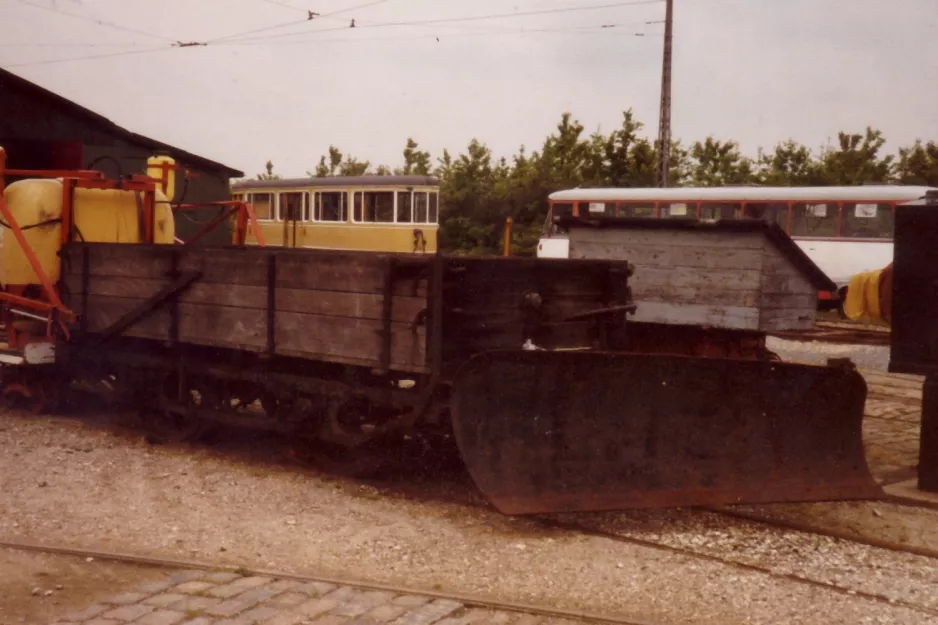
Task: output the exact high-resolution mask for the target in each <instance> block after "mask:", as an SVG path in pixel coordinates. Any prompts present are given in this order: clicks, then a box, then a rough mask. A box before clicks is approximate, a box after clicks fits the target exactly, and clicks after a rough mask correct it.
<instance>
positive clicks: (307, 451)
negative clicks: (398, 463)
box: [289, 439, 393, 478]
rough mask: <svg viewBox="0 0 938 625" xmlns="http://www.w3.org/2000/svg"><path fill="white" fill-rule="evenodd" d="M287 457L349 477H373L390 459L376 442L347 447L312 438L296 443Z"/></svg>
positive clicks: (385, 467) (318, 468)
mask: <svg viewBox="0 0 938 625" xmlns="http://www.w3.org/2000/svg"><path fill="white" fill-rule="evenodd" d="M289 456H290V458H291V459H292V460H294V461H295V462H297V463H299V464H301V465H303V466H305V467H307V468H310V469H314V470H317V471H322V472H324V473H328V474H331V475H339V476H342V477H351V478H368V477H374V476H376V475H378V474H379V473H382V472H384V471H385V470H386V469H387V468H388V467H389V466H390V465H391V464H392V462H393V460H392V459H391V458H389V457H388V454H387V449H381V448H380V447H379V446H378V445H375V444H370V445H363V446H361V447H353V448H348V447H343V446H341V445H335V444H330V443H325V442H322V441H317V440H311V439H303V440H302V441H300V442H299V443H298V444H295V445H294V446H293V447H292V449H291V451H290V453H289Z"/></svg>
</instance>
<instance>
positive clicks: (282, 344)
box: [276, 312, 426, 370]
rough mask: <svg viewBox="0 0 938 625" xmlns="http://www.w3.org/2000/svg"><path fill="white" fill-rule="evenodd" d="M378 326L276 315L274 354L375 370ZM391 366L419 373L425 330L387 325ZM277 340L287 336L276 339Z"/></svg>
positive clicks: (367, 321) (423, 358)
mask: <svg viewBox="0 0 938 625" xmlns="http://www.w3.org/2000/svg"><path fill="white" fill-rule="evenodd" d="M382 327H383V326H382V323H381V322H380V321H377V320H371V319H349V318H343V317H320V316H315V315H301V314H297V313H286V312H281V313H277V320H276V328H277V332H276V336H277V337H278V340H277V343H278V346H277V348H276V351H277V353H281V354H292V355H299V354H305V355H306V357H316V358H317V359H322V360H330V358H331V357H333V356H334V357H340V358H353V359H356V360H360V361H363V362H368V363H369V366H374V367H377V366H379V365H380V361H381V334H380V332H381V330H382ZM391 336H392V338H391V366H392V368H405V370H415V369H416V370H420V369H422V368H423V367H424V366H425V364H426V331H425V330H424V329H423V328H422V327H417V328H416V329H414V328H413V327H412V326H411V325H410V324H406V323H392V324H391ZM280 337H289V338H288V339H286V338H280Z"/></svg>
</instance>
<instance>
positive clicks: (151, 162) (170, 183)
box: [147, 156, 176, 200]
mask: <svg viewBox="0 0 938 625" xmlns="http://www.w3.org/2000/svg"><path fill="white" fill-rule="evenodd" d="M163 163H166V164H167V165H169V168H167V170H166V190H165V191H164V192H163V194H164V195H165V196H166V197H167V198H169V199H170V200H172V199H174V198H175V197H176V170H175V169H172V168H173V167H174V166H175V165H176V161H175V160H173V159H172V158H171V157H169V156H151V157H150V158H148V159H147V176H149V177H150V178H156V179H160V180H161V179H162V178H163V167H162V165H163Z"/></svg>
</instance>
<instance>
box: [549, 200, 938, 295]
mask: <svg viewBox="0 0 938 625" xmlns="http://www.w3.org/2000/svg"><path fill="white" fill-rule="evenodd" d="M929 189H930V187H913V186H902V185H877V186H854V187H758V186H754V187H673V188H606V189H571V190H566V191H558V192H556V193H552V194H551V195H550V196H549V204H550V210H549V211H548V215H547V222H546V224H545V229H544V232H543V233H542V235H541V239H540V242H539V244H538V247H537V255H538V256H539V257H544V258H567V257H568V255H569V242H568V241H567V239H566V236H565V235H564V234H563V233H562V232H559V231H557V229H556V228H555V227H554V226H553V220H554V217H556V216H561V215H578V216H582V217H590V216H593V217H596V216H606V217H614V216H619V217H647V218H649V219H675V218H679V219H700V220H719V219H764V220H766V221H770V222H774V223H776V224H778V225H779V226H780V227H781V228H782V229H783V230H784V231H785V232H786V233H788V235H789V236H790V237H791V238H792V239H793V240H794V241H795V242H796V243H797V244H798V246H799V247H800V248H801V249H803V250H804V251H805V252H806V253H807V255H808V256H809V257H810V258H811V260H813V261H814V263H815V264H816V265H817V266H818V267H820V269H821V270H822V271H823V272H824V273H826V274H827V276H828V277H829V278H830V279H831V280H833V281H834V282H835V283H836V284H837V286H838V288H841V287H844V286H846V285H847V284H848V283H849V282H850V278H851V277H852V276H854V275H856V274H858V273H861V272H864V271H873V270H876V269H882V268H883V267H885V266H886V265H888V264H889V263H891V262H892V236H893V225H894V221H893V217H894V214H895V210H896V205H897V204H902V203H904V202H908V201H910V200H916V199H919V198H921V197H923V196H924V195H925V192H926V191H928V190H929ZM832 296H834V294H821V297H822V298H824V299H827V298H829V297H832Z"/></svg>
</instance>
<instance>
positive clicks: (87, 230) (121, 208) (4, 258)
mask: <svg viewBox="0 0 938 625" xmlns="http://www.w3.org/2000/svg"><path fill="white" fill-rule="evenodd" d="M155 196H156V206H155V213H156V215H155V219H154V222H155V226H156V229H155V231H154V235H153V238H154V242H155V243H159V244H173V243H174V242H175V236H176V225H175V220H174V219H173V211H172V207H171V206H170V204H169V202H168V201H167V200H166V196H165V195H163V193H162V192H161V191H159V189H157V191H156V194H155ZM4 197H5V198H6V201H7V205H8V206H9V207H10V211H11V213H12V214H13V218H14V219H15V220H16V223H17V224H19V226H20V228H26V227H28V226H32V225H34V224H38V223H43V222H48V221H50V220H59V219H61V217H62V182H61V181H60V180H20V181H17V182H14V183H13V184H11V185H10V186H9V187H7V188H6V192H5V193H4ZM138 197H139V204H138ZM142 214H143V194H139V196H138V194H136V193H134V192H132V191H116V190H113V189H75V193H74V200H73V213H72V216H73V219H74V221H75V228H76V230H77V232H76V233H75V240H76V241H84V242H87V243H140V242H141V241H142V238H141V236H140V228H139V224H140V217H139V216H140V215H142ZM23 235H24V236H25V238H26V241H27V243H28V244H29V246H30V247H31V248H32V249H33V251H34V252H35V253H36V256H37V258H38V259H39V264H40V266H41V267H42V269H43V271H44V272H45V273H46V275H48V276H49V278H50V279H51V280H52V281H53V282H56V281H58V279H59V271H60V262H59V256H58V252H59V250H60V249H61V246H62V245H61V241H62V224H61V222H60V221H55V222H54V223H50V224H47V225H44V226H38V227H33V228H28V229H27V230H24V231H23ZM0 284H3V285H11V284H15V285H24V284H39V277H38V276H37V275H36V272H35V271H34V270H33V268H32V265H30V264H29V260H28V259H27V257H26V254H25V253H24V252H23V250H22V248H21V247H20V245H19V243H18V242H17V241H16V238H15V237H14V236H13V232H12V231H11V230H9V229H8V228H6V227H0Z"/></svg>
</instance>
